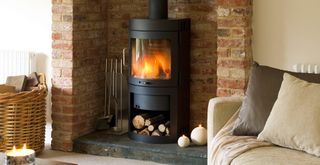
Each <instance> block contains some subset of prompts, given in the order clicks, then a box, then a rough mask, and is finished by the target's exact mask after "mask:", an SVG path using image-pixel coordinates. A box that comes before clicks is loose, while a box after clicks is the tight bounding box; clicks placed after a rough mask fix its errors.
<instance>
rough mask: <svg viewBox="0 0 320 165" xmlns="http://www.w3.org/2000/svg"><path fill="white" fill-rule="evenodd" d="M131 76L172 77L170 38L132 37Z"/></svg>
mask: <svg viewBox="0 0 320 165" xmlns="http://www.w3.org/2000/svg"><path fill="white" fill-rule="evenodd" d="M131 42H132V60H131V62H132V65H131V66H132V69H131V76H133V77H135V78H140V79H149V80H168V79H170V78H171V48H170V45H171V43H170V40H168V39H132V41H131Z"/></svg>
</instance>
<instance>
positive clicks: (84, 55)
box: [52, 0, 252, 151]
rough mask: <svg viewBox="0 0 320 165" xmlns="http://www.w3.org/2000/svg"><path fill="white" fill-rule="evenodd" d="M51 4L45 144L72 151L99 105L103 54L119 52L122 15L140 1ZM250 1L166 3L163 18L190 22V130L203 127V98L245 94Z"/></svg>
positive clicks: (140, 9)
mask: <svg viewBox="0 0 320 165" xmlns="http://www.w3.org/2000/svg"><path fill="white" fill-rule="evenodd" d="M52 4H53V5H52V13H53V16H52V22H53V23H52V40H53V42H52V49H53V55H52V57H53V60H52V61H53V62H52V66H53V88H52V119H53V131H52V138H53V139H52V148H53V149H56V150H63V151H72V146H73V139H75V138H77V137H79V136H81V135H84V134H86V133H89V132H91V131H93V130H94V122H95V120H96V119H97V117H98V115H99V113H101V110H102V109H103V98H104V96H103V91H104V85H103V82H104V76H101V75H103V72H104V66H103V65H104V62H103V61H104V58H105V57H106V56H109V57H117V56H120V55H121V53H119V52H121V50H122V48H123V47H126V46H127V40H128V35H127V33H128V31H127V28H128V20H129V19H130V18H131V17H141V16H146V15H147V12H146V10H145V9H146V8H147V0H141V1H140V0H137V1H133V2H132V3H130V4H128V3H125V2H124V1H119V0H108V1H106V0H94V1H89V0H77V1H61V0H52ZM88 6H89V7H88ZM251 6H252V2H251V0H206V1H204V0H202V1H190V0H179V1H177V0H169V16H170V17H174V18H181V17H190V18H191V21H192V26H191V28H192V43H191V46H192V47H191V80H190V81H191V83H190V84H191V89H190V91H191V102H190V109H191V112H190V113H191V114H190V116H191V120H190V125H191V127H195V126H196V125H197V124H199V123H202V124H203V125H206V118H207V104H208V100H209V99H210V98H212V97H215V96H216V94H217V95H218V96H226V95H232V94H243V93H244V88H245V82H246V81H247V77H248V70H249V65H248V64H249V63H250V61H251V58H252V57H251V45H250V42H251V15H252V14H251V10H252V9H251ZM216 9H217V10H216ZM217 14H218V15H217ZM119 50H120V51H119ZM217 82H218V83H217Z"/></svg>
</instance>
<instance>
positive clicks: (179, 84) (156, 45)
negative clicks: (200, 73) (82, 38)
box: [128, 0, 190, 143]
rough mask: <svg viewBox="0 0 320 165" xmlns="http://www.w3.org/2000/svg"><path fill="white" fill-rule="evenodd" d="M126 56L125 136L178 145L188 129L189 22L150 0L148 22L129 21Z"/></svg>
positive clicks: (159, 0) (161, 1)
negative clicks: (177, 17) (127, 56)
mask: <svg viewBox="0 0 320 165" xmlns="http://www.w3.org/2000/svg"><path fill="white" fill-rule="evenodd" d="M129 56H130V57H129V81H128V82H129V84H128V85H129V127H128V128H129V132H128V134H129V137H130V138H131V139H134V140H137V141H142V142H148V143H170V142H176V140H177V138H178V136H180V135H181V134H182V133H188V129H189V75H190V73H189V72H190V71H189V70H190V66H189V65H190V62H189V61H190V19H168V2H167V0H149V18H148V19H139V18H135V19H131V20H130V25H129ZM149 125H152V126H153V127H154V129H151V128H149V127H150V126H149ZM161 126H162V127H161ZM157 129H159V130H157ZM151 135H153V136H151Z"/></svg>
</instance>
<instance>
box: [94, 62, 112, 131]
mask: <svg viewBox="0 0 320 165" xmlns="http://www.w3.org/2000/svg"><path fill="white" fill-rule="evenodd" d="M112 63H113V60H112V59H111V61H110V65H111V66H110V70H112ZM108 81H109V82H108ZM104 92H105V94H104V96H105V100H104V114H103V117H101V118H100V119H98V121H97V125H96V129H97V130H105V129H108V128H110V127H111V126H112V125H114V116H113V115H112V114H111V112H110V99H111V75H110V72H108V59H106V68H105V90H104ZM107 94H108V102H107ZM107 111H108V112H107Z"/></svg>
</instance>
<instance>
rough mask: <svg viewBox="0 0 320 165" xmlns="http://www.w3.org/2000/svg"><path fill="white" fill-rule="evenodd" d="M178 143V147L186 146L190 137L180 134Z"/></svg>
mask: <svg viewBox="0 0 320 165" xmlns="http://www.w3.org/2000/svg"><path fill="white" fill-rule="evenodd" d="M178 145H179V147H188V146H189V145H190V139H189V138H188V137H187V136H185V135H182V136H180V137H179V139H178Z"/></svg>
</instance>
